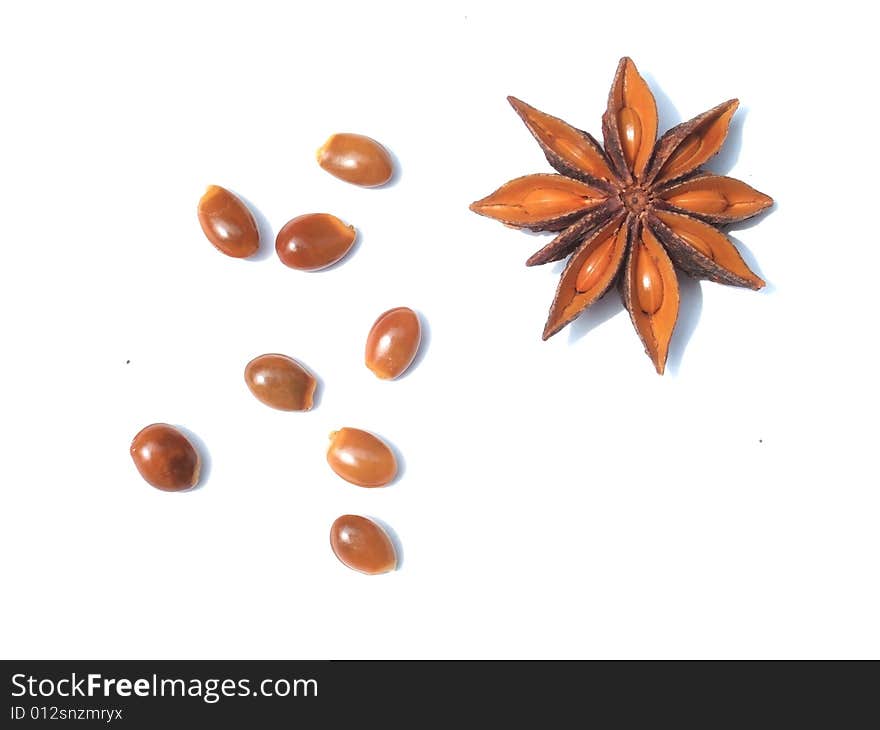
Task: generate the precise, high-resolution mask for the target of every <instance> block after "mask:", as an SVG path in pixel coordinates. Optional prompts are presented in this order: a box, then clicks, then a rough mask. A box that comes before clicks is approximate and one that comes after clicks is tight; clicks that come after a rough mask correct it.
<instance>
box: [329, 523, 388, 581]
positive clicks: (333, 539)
mask: <svg viewBox="0 0 880 730" xmlns="http://www.w3.org/2000/svg"><path fill="white" fill-rule="evenodd" d="M330 547H331V548H332V549H333V553H334V554H335V555H336V557H337V558H339V560H340V561H341V562H342V563H343V564H344V565H346V566H348V567H349V568H351V569H352V570H357V571H360V572H361V573H366V574H367V575H378V574H379V573H388V572H389V571H392V570H394V569H395V568H396V567H397V554H396V553H395V551H394V544H393V543H392V542H391V538H389V537H388V535H387V534H386V532H385V530H383V529H382V528H381V527H379V525H377V524H376V523H375V522H373V521H372V520H370V519H367V518H366V517H359V516H358V515H342V517H338V518H336V520H335V521H334V522H333V526H332V527H331V528H330Z"/></svg>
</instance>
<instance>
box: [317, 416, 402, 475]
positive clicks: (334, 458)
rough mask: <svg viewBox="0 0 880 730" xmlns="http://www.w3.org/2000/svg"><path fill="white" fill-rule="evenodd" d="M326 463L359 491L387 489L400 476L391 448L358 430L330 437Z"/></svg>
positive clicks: (341, 430) (377, 438)
mask: <svg viewBox="0 0 880 730" xmlns="http://www.w3.org/2000/svg"><path fill="white" fill-rule="evenodd" d="M327 463H328V464H330V468H331V469H333V471H335V472H336V474H337V475H338V476H340V477H342V478H343V479H345V481H347V482H351V483H352V484H357V485H358V486H359V487H384V486H385V485H386V484H388V483H389V482H391V481H392V480H393V479H394V477H395V476H396V475H397V459H395V458H394V452H393V451H391V449H390V447H389V446H388V444H386V443H385V442H384V441H382V439H380V438H379V437H378V436H374V435H373V434H371V433H368V432H367V431H361V430H360V429H359V428H340V429H339V430H338V431H334V432H333V433H331V434H330V447H329V448H328V449H327Z"/></svg>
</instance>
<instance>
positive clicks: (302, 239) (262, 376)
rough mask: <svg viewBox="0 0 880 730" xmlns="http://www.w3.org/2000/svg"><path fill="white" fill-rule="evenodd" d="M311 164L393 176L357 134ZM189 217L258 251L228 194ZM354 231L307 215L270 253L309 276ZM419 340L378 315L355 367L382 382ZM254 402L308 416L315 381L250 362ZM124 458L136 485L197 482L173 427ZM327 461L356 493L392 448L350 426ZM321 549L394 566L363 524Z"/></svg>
mask: <svg viewBox="0 0 880 730" xmlns="http://www.w3.org/2000/svg"><path fill="white" fill-rule="evenodd" d="M317 159H318V164H319V165H320V166H321V167H322V168H323V169H324V170H326V171H327V172H329V173H330V174H332V175H334V176H335V177H337V178H339V179H341V180H344V181H346V182H349V183H352V184H354V185H359V186H362V187H376V186H380V185H383V184H385V183H387V182H388V181H389V180H390V179H391V178H392V176H393V174H394V165H393V161H392V157H391V155H390V154H389V152H388V151H387V150H386V149H385V148H384V147H383V146H382V145H380V144H379V143H378V142H376V141H375V140H372V139H370V138H369V137H365V136H363V135H359V134H334V135H332V136H331V137H330V138H329V139H328V140H327V142H325V143H324V145H323V146H322V147H321V148H320V149H319V150H318V154H317ZM198 220H199V224H200V226H201V228H202V231H203V232H204V234H205V237H206V238H207V239H208V241H209V242H210V243H211V244H212V245H213V246H214V247H215V248H216V249H217V250H218V251H220V252H221V253H224V254H226V255H227V256H230V257H233V258H247V257H249V256H253V255H254V254H256V253H257V251H258V250H259V248H260V231H259V227H258V226H257V223H256V220H255V218H254V215H253V213H252V212H251V211H250V210H249V208H248V206H247V205H246V204H245V202H244V201H242V200H241V198H239V197H238V196H236V195H235V194H234V193H232V192H230V191H229V190H226V189H225V188H222V187H220V186H217V185H211V186H210V187H209V188H208V189H207V191H206V192H205V194H204V195H203V196H202V198H201V200H200V201H199V205H198ZM356 238H357V231H356V230H355V229H354V227H353V226H350V225H347V224H346V223H344V222H343V221H341V220H340V219H339V218H337V217H336V216H334V215H330V214H329V213H309V214H305V215H300V216H297V217H295V218H293V219H292V220H290V221H288V222H287V223H286V224H285V225H284V226H283V227H282V228H281V230H280V231H279V232H278V235H277V237H276V240H275V251H276V253H277V255H278V258H279V259H280V261H281V262H282V263H283V264H284V265H285V266H288V267H290V268H292V269H299V270H301V271H318V270H320V269H325V268H327V267H328V266H332V265H333V264H335V263H337V262H338V261H340V260H342V259H343V258H344V257H345V256H346V254H348V252H349V251H350V250H351V248H352V246H353V245H354V242H355V240H356ZM420 343H421V324H420V322H419V317H418V315H417V314H416V313H415V312H414V311H413V310H412V309H409V308H407V307H397V308H395V309H391V310H389V311H387V312H385V313H383V314H382V315H380V316H379V317H378V319H377V320H376V322H375V323H374V324H373V326H372V328H371V329H370V332H369V333H368V335H367V338H366V346H365V351H364V352H365V354H364V363H365V365H366V366H367V368H369V370H370V371H372V372H373V373H374V374H375V375H376V377H378V378H380V379H383V380H391V379H394V378H397V377H399V376H401V375H402V374H403V373H404V372H405V371H406V370H407V369H408V368H409V367H410V366H411V365H412V363H413V361H414V359H415V357H416V354H417V353H418V350H419V346H420ZM244 380H245V383H246V384H247V387H248V388H249V389H250V391H251V393H252V394H253V395H254V397H255V398H256V399H257V400H259V401H260V402H261V403H263V404H264V405H267V406H269V407H270V408H275V409H277V410H281V411H309V410H311V409H312V407H313V406H314V397H315V390H316V388H317V379H316V378H315V376H314V374H312V373H311V372H309V371H308V370H307V369H306V368H305V367H304V366H303V365H302V364H300V363H299V362H297V361H296V360H295V359H293V358H292V357H289V356H287V355H283V354H278V353H269V354H264V355H259V356H257V357H255V358H253V359H252V360H251V361H250V362H249V363H248V364H247V365H246V366H245V369H244ZM130 454H131V458H132V460H133V461H134V464H135V467H136V468H137V470H138V472H139V473H140V475H141V476H142V477H143V478H144V480H145V481H146V482H147V483H148V484H150V485H152V486H153V487H156V488H157V489H160V490H163V491H169V492H177V491H184V490H187V489H191V488H192V487H195V486H196V485H197V484H198V482H199V471H200V465H201V458H200V456H199V453H198V450H197V449H196V447H195V446H194V445H193V443H192V442H191V440H190V439H189V438H188V437H187V436H186V434H185V433H184V432H183V430H181V429H180V428H177V427H175V426H171V425H169V424H166V423H154V424H152V425H149V426H147V427H146V428H144V429H142V430H141V431H140V432H139V433H138V434H137V435H136V436H135V437H134V440H133V441H132V443H131V448H130ZM327 463H328V464H329V466H330V468H331V469H332V470H333V471H334V472H335V473H336V474H337V475H338V476H339V477H341V478H342V479H344V480H346V481H347V482H350V483H351V484H355V485H357V486H360V487H370V488H372V487H383V486H386V485H387V484H390V483H391V482H392V481H393V480H394V478H395V477H396V475H397V459H396V457H395V455H394V451H393V450H392V448H391V447H390V446H389V445H388V444H387V443H385V442H384V441H383V440H382V439H381V438H379V437H378V436H376V435H374V434H372V433H370V432H368V431H364V430H361V429H357V428H347V427H346V428H340V429H339V430H338V431H334V432H333V433H332V434H330V445H329V448H328V449H327ZM330 546H331V549H332V550H333V553H334V554H335V555H336V557H337V558H339V560H340V561H341V562H342V563H343V564H344V565H346V566H348V567H349V568H352V569H353V570H357V571H360V572H362V573H365V574H368V575H375V574H377V573H386V572H388V571H392V570H395V569H396V567H397V554H396V551H395V548H394V543H393V542H392V540H391V538H390V537H389V536H388V534H387V533H386V532H385V530H384V529H383V528H382V527H381V526H380V525H379V524H377V523H376V522H374V521H373V520H370V519H368V518H366V517H362V516H358V515H343V516H341V517H339V518H338V519H336V520H335V521H334V522H333V525H332V526H331V529H330Z"/></svg>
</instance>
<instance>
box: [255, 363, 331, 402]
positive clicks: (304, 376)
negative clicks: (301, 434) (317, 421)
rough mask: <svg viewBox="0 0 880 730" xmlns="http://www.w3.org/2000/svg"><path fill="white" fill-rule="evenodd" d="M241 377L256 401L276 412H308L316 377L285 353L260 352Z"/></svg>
mask: <svg viewBox="0 0 880 730" xmlns="http://www.w3.org/2000/svg"><path fill="white" fill-rule="evenodd" d="M244 380H245V382H246V383H247V386H248V388H250V390H251V393H253V394H254V396H256V398H257V400H259V401H261V402H262V403H265V404H266V405H267V406H270V407H272V408H277V409H278V410H279V411H308V410H309V409H311V407H312V403H313V400H314V396H315V388H316V387H317V384H318V382H317V380H316V379H315V376H314V375H312V374H311V373H310V372H309V371H308V370H306V369H305V368H304V367H303V366H302V365H300V364H299V363H298V362H297V361H296V360H294V359H293V358H291V357H287V355H260V356H259V357H255V358H254V359H253V360H251V361H250V362H249V363H248V364H247V367H246V368H245V369H244Z"/></svg>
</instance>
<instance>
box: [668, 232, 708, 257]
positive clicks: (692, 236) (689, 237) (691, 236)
mask: <svg viewBox="0 0 880 730" xmlns="http://www.w3.org/2000/svg"><path fill="white" fill-rule="evenodd" d="M675 234H676V235H677V236H678V237H679V238H683V239H684V240H685V241H687V242H688V243H689V244H690V245H691V246H693V247H694V248H695V249H697V251H699V252H700V253H701V254H703V256H706V257H707V258H710V259H714V258H715V255H714V254H713V253H712V246H711V245H709V243H708V242H707V241H704V240H703V239H702V238H700V237H699V236H698V235H697V234H696V233H695V232H693V231H689V230H686V229H685V228H683V227H681V228H678V229H676V231H675Z"/></svg>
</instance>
